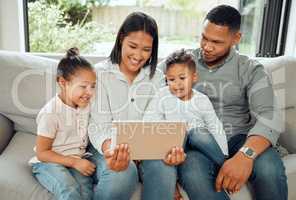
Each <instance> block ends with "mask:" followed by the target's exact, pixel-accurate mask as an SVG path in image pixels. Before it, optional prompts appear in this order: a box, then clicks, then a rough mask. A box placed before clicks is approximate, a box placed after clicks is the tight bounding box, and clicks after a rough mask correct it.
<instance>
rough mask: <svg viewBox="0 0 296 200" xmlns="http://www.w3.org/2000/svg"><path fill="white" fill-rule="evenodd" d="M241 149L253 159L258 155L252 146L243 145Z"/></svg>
mask: <svg viewBox="0 0 296 200" xmlns="http://www.w3.org/2000/svg"><path fill="white" fill-rule="evenodd" d="M239 151H240V152H242V153H243V154H244V155H245V156H246V157H248V158H251V159H253V160H254V159H255V158H256V156H257V154H256V152H255V151H254V150H253V149H251V148H250V147H246V146H243V147H241V148H240V149H239Z"/></svg>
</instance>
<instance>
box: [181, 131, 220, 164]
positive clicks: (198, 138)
mask: <svg viewBox="0 0 296 200" xmlns="http://www.w3.org/2000/svg"><path fill="white" fill-rule="evenodd" d="M184 149H185V151H187V149H194V150H197V151H199V152H201V153H203V154H204V155H205V156H206V157H207V158H209V159H210V160H211V161H213V162H214V163H215V164H217V165H218V166H222V165H223V163H224V161H225V155H224V154H223V152H222V150H221V148H220V147H219V145H218V143H217V142H216V140H215V138H214V137H213V135H212V134H210V133H209V132H208V130H206V129H200V128H193V129H190V130H189V131H188V133H187V137H186V139H185V147H184Z"/></svg>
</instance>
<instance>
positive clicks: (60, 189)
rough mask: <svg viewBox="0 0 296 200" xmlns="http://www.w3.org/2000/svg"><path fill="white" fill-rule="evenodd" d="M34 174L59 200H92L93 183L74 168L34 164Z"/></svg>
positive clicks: (52, 164) (51, 164)
mask: <svg viewBox="0 0 296 200" xmlns="http://www.w3.org/2000/svg"><path fill="white" fill-rule="evenodd" d="M32 172H33V175H34V176H35V177H36V179H37V180H38V181H39V182H40V184H41V185H43V186H44V187H45V188H46V189H47V190H48V191H50V192H51V193H53V194H54V196H55V198H56V199H57V200H91V199H92V198H93V181H92V178H91V177H88V176H83V175H82V174H80V172H78V171H77V170H75V169H74V168H67V167H65V166H63V165H59V164H55V163H43V162H41V163H34V164H33V165H32Z"/></svg>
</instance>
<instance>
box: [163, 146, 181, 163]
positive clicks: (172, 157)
mask: <svg viewBox="0 0 296 200" xmlns="http://www.w3.org/2000/svg"><path fill="white" fill-rule="evenodd" d="M185 158H186V154H185V153H184V150H183V148H182V147H174V148H172V149H171V150H170V151H169V153H168V154H167V156H166V157H165V159H164V160H163V161H164V162H165V163H166V164H167V165H179V164H181V163H182V162H184V161H185Z"/></svg>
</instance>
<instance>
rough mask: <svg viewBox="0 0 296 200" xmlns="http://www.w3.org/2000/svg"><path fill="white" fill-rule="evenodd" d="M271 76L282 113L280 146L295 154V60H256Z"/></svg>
mask: <svg viewBox="0 0 296 200" xmlns="http://www.w3.org/2000/svg"><path fill="white" fill-rule="evenodd" d="M257 59H258V60H259V62H261V63H262V64H263V65H264V67H265V68H266V69H267V71H269V73H270V74H271V75H272V82H273V88H274V91H275V95H276V97H277V100H278V103H279V106H280V108H281V109H282V111H283V113H284V121H285V125H284V126H285V127H284V128H285V131H284V133H282V134H281V136H280V144H282V145H283V146H284V147H286V148H287V149H288V151H289V152H291V153H292V152H293V153H296V58H295V57H290V56H280V57H276V58H257Z"/></svg>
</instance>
